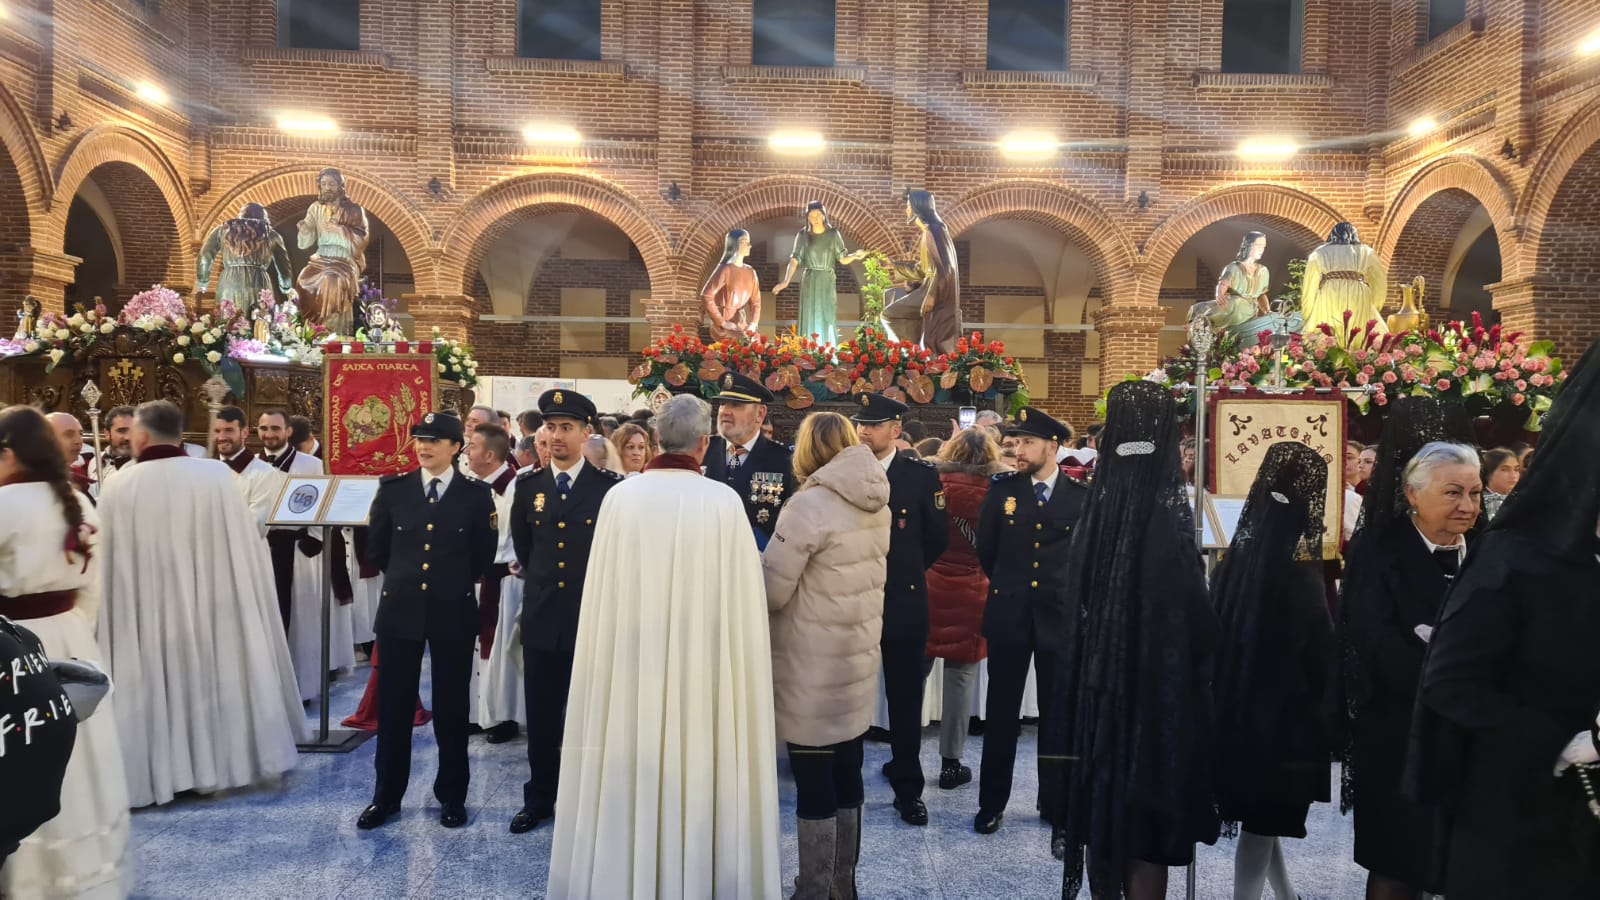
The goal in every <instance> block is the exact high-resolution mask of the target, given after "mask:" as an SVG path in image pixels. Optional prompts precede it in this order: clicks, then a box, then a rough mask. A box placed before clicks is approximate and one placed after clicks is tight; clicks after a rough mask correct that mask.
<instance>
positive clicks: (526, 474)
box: [517, 466, 544, 481]
mask: <svg viewBox="0 0 1600 900" xmlns="http://www.w3.org/2000/svg"><path fill="white" fill-rule="evenodd" d="M543 471H544V467H543V466H539V467H537V468H533V469H525V470H523V471H521V472H518V473H517V480H518V481H521V480H522V479H524V478H532V477H533V476H535V475H537V474H539V473H540V472H543Z"/></svg>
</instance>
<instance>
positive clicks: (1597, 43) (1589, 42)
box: [1578, 28, 1600, 56]
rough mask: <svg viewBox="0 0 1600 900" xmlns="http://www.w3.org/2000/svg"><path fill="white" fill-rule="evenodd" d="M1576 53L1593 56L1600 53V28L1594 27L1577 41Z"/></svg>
mask: <svg viewBox="0 0 1600 900" xmlns="http://www.w3.org/2000/svg"><path fill="white" fill-rule="evenodd" d="M1578 53H1579V55H1581V56H1593V55H1595V54H1596V53H1600V28H1596V29H1595V30H1593V31H1591V32H1589V33H1588V35H1586V36H1585V37H1584V39H1583V40H1581V41H1579V42H1578Z"/></svg>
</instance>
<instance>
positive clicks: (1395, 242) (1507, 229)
mask: <svg viewBox="0 0 1600 900" xmlns="http://www.w3.org/2000/svg"><path fill="white" fill-rule="evenodd" d="M1441 195H1443V196H1441ZM1464 198H1466V199H1470V200H1472V201H1474V202H1475V204H1476V205H1477V206H1482V207H1483V208H1484V209H1485V210H1487V211H1488V213H1489V220H1490V221H1491V222H1493V223H1494V231H1495V237H1496V238H1497V239H1498V240H1499V242H1500V264H1501V277H1502V278H1503V279H1506V280H1509V279H1512V278H1515V277H1517V274H1518V261H1519V260H1518V256H1519V253H1518V249H1519V248H1518V247H1517V231H1516V227H1515V216H1516V202H1517V198H1516V192H1515V191H1514V190H1513V189H1512V187H1511V184H1510V182H1508V181H1507V180H1506V179H1505V177H1504V176H1502V175H1501V174H1500V172H1499V171H1498V170H1496V169H1495V168H1494V166H1492V165H1491V164H1490V163H1489V162H1487V161H1486V160H1484V159H1482V158H1481V157H1478V156H1475V155H1473V154H1470V153H1456V154H1451V155H1449V156H1445V157H1442V158H1440V159H1437V160H1434V161H1433V162H1431V163H1429V164H1428V165H1426V166H1423V167H1422V168H1421V169H1420V170H1418V171H1417V173H1416V174H1415V175H1413V176H1412V177H1411V180H1410V181H1408V182H1406V185H1405V187H1403V188H1401V189H1400V193H1399V194H1397V195H1396V196H1395V202H1394V203H1392V204H1390V206H1389V212H1388V214H1387V215H1385V216H1384V218H1383V224H1382V225H1381V226H1380V228H1379V231H1378V242H1377V243H1376V244H1374V245H1373V246H1374V247H1376V248H1377V250H1378V254H1379V255H1380V256H1382V257H1383V259H1384V260H1385V261H1386V262H1388V263H1389V264H1390V266H1391V268H1394V267H1396V266H1397V265H1398V263H1399V261H1401V260H1404V259H1407V258H1410V257H1411V256H1412V254H1410V253H1408V251H1407V250H1406V248H1405V247H1402V246H1401V241H1400V239H1401V237H1402V236H1403V235H1405V234H1406V229H1407V228H1408V227H1409V226H1410V225H1411V223H1412V220H1413V219H1414V218H1416V217H1417V216H1418V215H1419V214H1421V215H1423V216H1425V217H1427V218H1428V219H1429V220H1433V219H1439V220H1440V221H1439V222H1437V223H1436V224H1446V225H1448V224H1449V223H1450V222H1453V223H1454V225H1455V229H1456V231H1459V230H1460V228H1461V226H1462V225H1463V224H1465V222H1466V217H1465V216H1464V215H1460V213H1461V212H1462V210H1461V209H1460V207H1461V206H1462V205H1463V199H1464ZM1465 212H1466V213H1467V214H1470V213H1471V212H1472V209H1471V208H1468V209H1466V210H1465ZM1457 219H1459V221H1456V220H1457ZM1445 220H1448V221H1445ZM1413 237H1415V235H1413ZM1451 239H1452V240H1454V238H1453V236H1452V238H1451ZM1408 240H1409V238H1408ZM1446 252H1448V249H1447V250H1446ZM1443 266H1444V262H1442V261H1441V262H1440V263H1439V268H1440V272H1441V273H1442V272H1443ZM1396 275H1397V276H1399V277H1401V278H1407V279H1409V277H1410V276H1409V275H1407V274H1406V273H1405V272H1403V271H1402V272H1397V273H1396ZM1390 281H1392V282H1396V283H1398V282H1397V279H1394V278H1391V279H1390ZM1430 293H1431V292H1430ZM1440 296H1442V294H1441V295H1440Z"/></svg>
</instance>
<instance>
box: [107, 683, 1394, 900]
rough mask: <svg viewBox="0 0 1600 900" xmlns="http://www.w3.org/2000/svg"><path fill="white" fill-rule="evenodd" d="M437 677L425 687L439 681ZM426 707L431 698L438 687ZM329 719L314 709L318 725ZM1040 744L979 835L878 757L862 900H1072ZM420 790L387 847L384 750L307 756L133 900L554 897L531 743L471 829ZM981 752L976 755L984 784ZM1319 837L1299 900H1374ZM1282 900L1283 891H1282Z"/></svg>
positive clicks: (231, 811) (186, 837) (173, 823)
mask: <svg viewBox="0 0 1600 900" xmlns="http://www.w3.org/2000/svg"><path fill="white" fill-rule="evenodd" d="M425 674H426V673H425ZM366 676H367V670H366V669H365V668H362V669H360V670H358V671H357V672H356V673H355V674H354V675H351V676H347V677H345V678H343V679H341V680H340V681H339V682H338V683H337V684H336V685H335V688H334V693H333V702H332V704H331V705H332V708H333V709H334V711H335V713H336V714H337V715H336V716H335V717H334V719H335V722H337V720H338V718H340V717H342V716H344V715H346V714H348V713H349V712H350V711H351V710H353V709H354V708H355V705H356V702H357V701H358V700H359V698H360V694H361V689H362V687H363V686H364V685H365V683H366ZM424 694H425V695H426V688H424ZM313 712H314V710H313ZM1032 742H1033V729H1031V728H1027V729H1024V731H1023V746H1022V747H1021V748H1019V752H1018V754H1017V772H1016V788H1015V791H1014V793H1013V797H1012V802H1011V808H1010V810H1009V811H1008V813H1007V818H1006V822H1005V826H1004V827H1003V828H1001V829H1000V831H999V833H997V834H994V835H990V836H982V835H978V834H975V833H973V831H972V815H973V813H974V812H976V809H975V804H976V798H977V784H976V783H975V782H974V783H973V784H969V785H966V786H964V787H961V788H959V789H957V790H954V791H941V790H939V789H938V786H937V784H936V783H935V784H933V785H930V786H929V788H928V791H927V794H926V796H925V800H926V801H927V804H928V812H929V815H930V817H931V819H932V822H931V823H930V825H929V826H928V827H927V828H913V827H911V826H908V825H905V824H903V823H901V822H900V820H899V818H898V817H897V816H896V815H895V813H894V811H893V810H892V809H891V808H890V805H889V804H890V801H891V799H892V797H891V795H890V792H889V787H888V784H887V783H886V782H885V781H884V780H883V778H882V777H881V776H879V775H878V769H879V767H880V766H881V765H882V764H883V762H884V760H886V759H887V758H888V747H887V745H884V744H875V743H869V744H868V745H867V756H866V767H865V773H866V779H867V812H866V816H867V825H866V829H865V834H864V835H863V838H862V865H861V870H860V874H859V879H858V881H859V886H860V890H861V896H862V897H864V898H870V900H877V898H916V900H929V898H1007V900H1010V898H1035V897H1037V898H1049V897H1057V896H1059V895H1060V891H1061V888H1060V884H1061V864H1060V863H1058V862H1056V861H1055V860H1054V859H1052V858H1051V857H1050V850H1049V835H1050V833H1049V829H1048V827H1046V826H1044V825H1042V824H1040V823H1039V821H1038V819H1037V818H1036V817H1035V816H1034V815H1033V813H1032V809H1033V804H1034V793H1035V790H1036V778H1035V775H1034V753H1033V743H1032ZM414 747H415V751H414V752H415V754H416V755H415V762H414V764H413V768H412V773H413V777H412V784H411V790H410V792H409V793H408V794H407V795H406V805H405V810H404V812H403V813H402V815H401V818H400V820H399V821H398V822H392V823H390V824H389V825H387V826H386V827H384V828H382V829H379V830H377V831H372V832H362V831H359V830H357V829H356V816H357V815H358V814H359V813H360V812H361V809H362V807H364V806H365V805H366V803H367V800H368V798H369V797H370V794H371V790H372V754H373V745H372V743H371V742H368V743H367V744H365V745H363V746H362V747H361V748H360V749H358V750H357V751H355V752H354V753H352V754H348V755H322V754H306V755H302V756H301V758H300V768H299V769H297V770H296V771H294V772H292V773H290V774H289V776H288V777H287V778H285V779H284V781H283V782H282V783H281V784H278V785H272V786H263V787H258V788H256V789H254V790H247V791H238V792H234V793H230V794H226V795H219V796H215V797H210V798H199V797H184V798H180V799H178V800H177V801H176V802H174V803H172V804H170V805H169V806H166V807H162V808H152V809H149V810H145V811H141V812H137V813H135V814H134V817H133V849H132V851H131V852H132V855H133V862H134V867H135V879H136V880H135V885H134V894H135V895H136V896H139V897H204V898H208V900H210V898H222V897H226V898H229V900H233V898H242V897H271V898H322V897H330V898H331V897H352V898H354V897H384V898H388V897H402V896H411V897H431V896H448V897H542V896H544V886H545V870H546V864H547V859H548V856H549V852H550V829H549V827H548V826H546V827H543V828H540V829H539V830H537V831H535V832H532V833H530V834H526V835H520V836H519V835H512V834H509V833H507V831H506V825H507V823H508V822H510V820H511V816H512V815H514V814H515V813H516V811H517V809H518V807H519V806H520V805H521V795H522V792H521V785H522V782H523V780H524V779H526V777H527V758H526V745H525V743H524V741H523V740H522V739H518V740H517V741H515V742H512V743H507V744H498V745H495V744H489V743H487V742H485V741H484V740H483V739H482V738H473V739H472V743H471V753H472V788H471V792H470V795H469V798H468V814H469V816H470V817H471V820H470V821H469V823H468V824H467V826H466V827H465V828H462V829H458V830H453V831H452V830H447V829H444V828H441V827H440V826H439V823H438V808H437V805H436V804H435V803H434V801H433V795H432V791H431V789H430V787H431V783H432V779H433V772H434V762H433V760H434V756H435V754H434V747H433V734H432V730H431V729H430V728H427V727H424V728H420V729H418V730H417V731H416V733H415V744H414ZM982 752H983V741H982V738H973V739H972V740H971V741H969V742H968V745H967V753H966V757H967V759H966V761H967V762H968V763H969V764H970V765H972V766H973V767H974V769H976V766H977V762H978V760H979V758H980V757H981V755H982ZM938 765H939V757H938V737H937V731H936V729H929V731H928V732H927V735H926V737H925V739H924V741H923V767H924V769H925V771H927V772H929V773H936V772H937V769H938ZM779 786H780V791H781V795H780V796H781V802H782V805H783V809H782V814H781V815H782V822H783V826H784V834H783V846H782V853H783V858H784V880H785V884H786V885H787V884H791V883H792V880H793V877H794V868H795V865H796V845H795V836H794V818H793V817H794V782H793V780H792V779H791V778H790V777H789V775H788V772H787V771H786V769H785V767H784V766H783V765H782V764H780V765H779ZM1308 827H1309V830H1310V832H1311V836H1310V837H1309V838H1308V839H1306V840H1304V841H1286V842H1285V852H1286V854H1287V855H1288V859H1289V867H1290V870H1291V872H1292V874H1293V876H1294V879H1295V888H1296V890H1297V891H1298V892H1299V893H1300V895H1301V896H1302V897H1303V898H1305V900H1331V898H1346V897H1360V896H1361V893H1362V885H1363V883H1364V880H1365V873H1364V872H1363V871H1362V870H1361V869H1360V868H1358V867H1357V866H1356V865H1355V864H1354V863H1353V862H1352V861H1351V842H1352V835H1351V830H1350V820H1349V819H1348V818H1344V817H1341V816H1340V815H1339V814H1338V812H1337V810H1336V809H1334V808H1333V807H1331V806H1327V805H1322V806H1318V807H1316V808H1314V809H1313V810H1312V813H1311V821H1310V822H1309V823H1308ZM1232 867H1233V844H1232V842H1230V841H1227V840H1224V841H1221V842H1219V844H1218V845H1217V846H1216V847H1202V848H1201V851H1200V853H1199V855H1198V862H1197V883H1198V888H1197V891H1196V896H1197V897H1202V898H1221V900H1227V898H1231V897H1232ZM1183 887H1184V873H1183V871H1182V870H1174V871H1173V873H1172V881H1171V888H1170V890H1169V892H1168V896H1169V897H1173V898H1181V897H1183V896H1184V890H1183ZM1269 896H1270V892H1269Z"/></svg>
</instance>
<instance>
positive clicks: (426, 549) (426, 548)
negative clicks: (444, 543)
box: [422, 544, 433, 553]
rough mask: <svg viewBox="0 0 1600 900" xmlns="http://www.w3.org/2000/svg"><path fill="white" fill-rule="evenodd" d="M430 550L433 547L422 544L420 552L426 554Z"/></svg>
mask: <svg viewBox="0 0 1600 900" xmlns="http://www.w3.org/2000/svg"><path fill="white" fill-rule="evenodd" d="M432 549H433V545H432V544H423V545H422V552H424V553H427V552H428V551H429V550H432Z"/></svg>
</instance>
